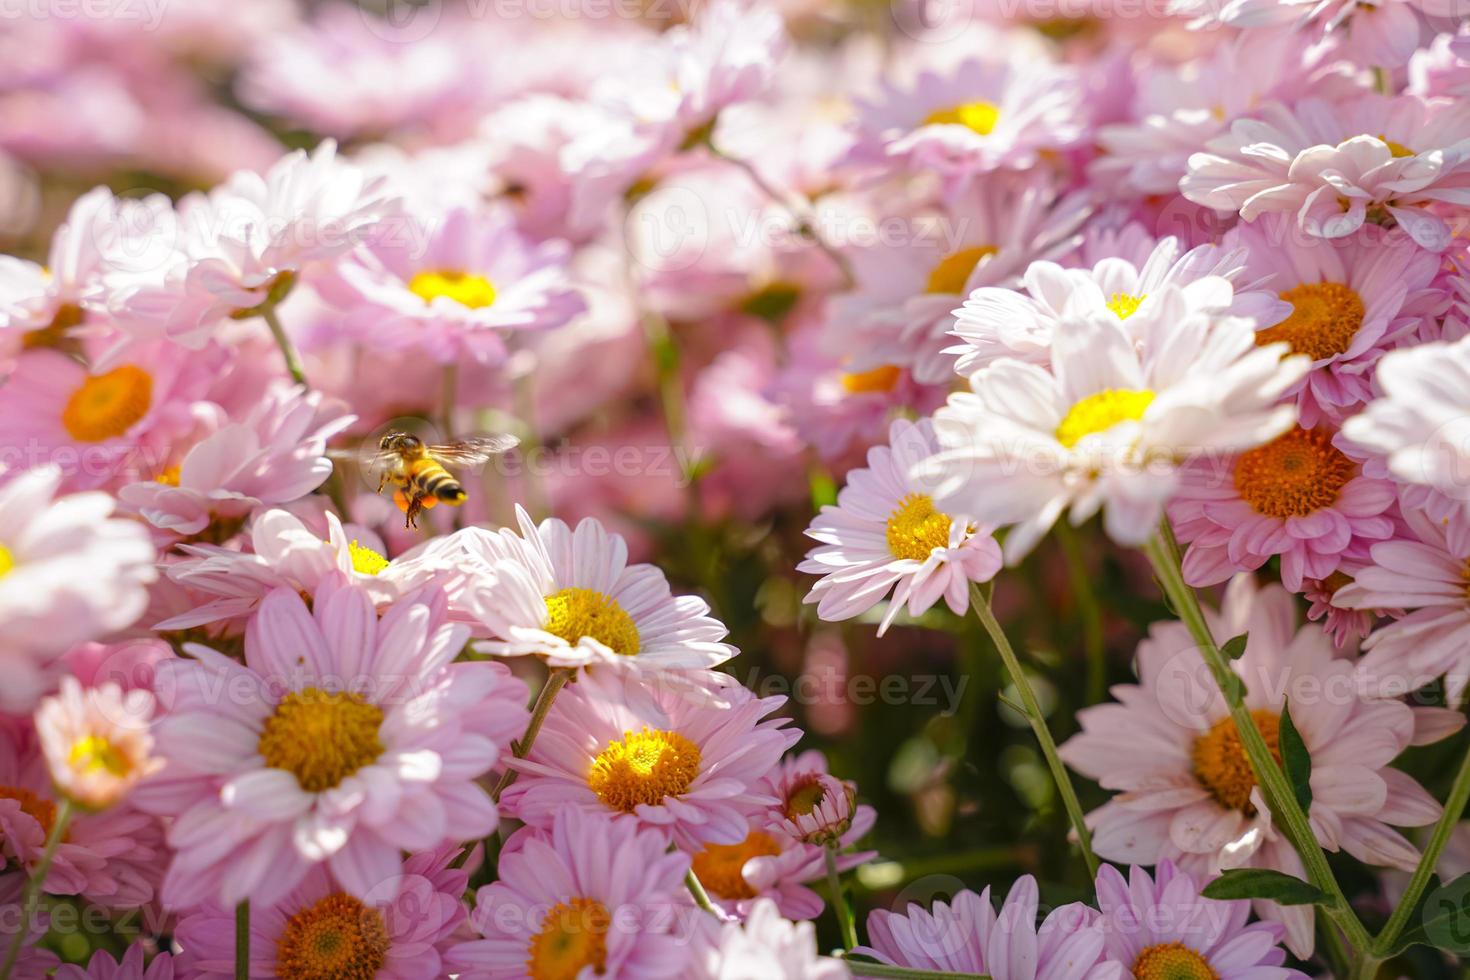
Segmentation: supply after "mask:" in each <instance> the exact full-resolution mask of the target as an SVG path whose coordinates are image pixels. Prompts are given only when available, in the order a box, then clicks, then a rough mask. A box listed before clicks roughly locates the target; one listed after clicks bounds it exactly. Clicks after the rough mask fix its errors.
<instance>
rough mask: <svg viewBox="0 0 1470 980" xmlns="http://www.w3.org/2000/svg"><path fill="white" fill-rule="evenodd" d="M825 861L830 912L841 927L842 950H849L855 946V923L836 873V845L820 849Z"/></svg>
mask: <svg viewBox="0 0 1470 980" xmlns="http://www.w3.org/2000/svg"><path fill="white" fill-rule="evenodd" d="M822 852H823V854H824V855H825V857H826V861H827V890H828V891H830V892H831V893H832V894H831V898H832V910H833V911H834V912H836V913H837V924H838V925H839V926H841V927H842V948H843V949H847V950H851V949H852V948H854V947H855V946H857V944H858V941H857V923H855V922H853V921H852V909H850V908H848V907H847V896H846V895H844V894H843V892H842V876H841V875H840V874H838V872H837V845H836V843H831V844H828V845H827V846H826V847H824V848H822Z"/></svg>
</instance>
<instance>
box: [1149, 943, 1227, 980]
mask: <svg viewBox="0 0 1470 980" xmlns="http://www.w3.org/2000/svg"><path fill="white" fill-rule="evenodd" d="M1133 976H1134V977H1135V978H1136V980H1219V977H1220V975H1219V974H1218V973H1216V972H1215V970H1214V968H1213V967H1211V966H1210V961H1209V960H1207V959H1205V958H1204V957H1203V956H1201V955H1200V954H1198V953H1196V952H1195V951H1194V950H1192V949H1190V948H1189V947H1188V946H1186V945H1184V944H1183V943H1159V944H1157V945H1154V946H1148V947H1145V948H1144V949H1143V950H1141V951H1140V952H1139V954H1138V958H1137V959H1135V960H1134V961H1133Z"/></svg>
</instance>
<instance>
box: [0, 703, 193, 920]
mask: <svg viewBox="0 0 1470 980" xmlns="http://www.w3.org/2000/svg"><path fill="white" fill-rule="evenodd" d="M60 805H61V799H60V797H59V796H58V795H57V793H56V790H55V788H54V787H53V786H52V782H51V773H50V768H49V767H48V765H47V763H46V757H45V755H44V754H43V753H42V751H41V745H40V740H39V738H38V737H37V735H36V732H35V730H34V729H33V728H32V727H31V726H30V724H29V723H25V724H23V725H14V726H0V870H4V871H11V870H16V869H19V870H24V871H27V872H33V871H34V870H35V868H36V865H37V863H38V862H39V861H40V859H41V854H42V852H43V851H44V850H45V846H46V838H47V836H48V835H49V834H50V833H51V831H52V829H53V828H54V827H55V822H56V817H57V808H58V807H59V806H60ZM163 835H164V830H163V826H162V824H161V823H160V822H159V820H158V819H157V818H156V817H154V816H152V815H150V814H147V813H144V812H142V811H140V810H139V809H137V808H136V807H135V806H133V805H132V803H131V802H130V801H127V802H123V803H120V804H118V805H117V806H114V807H112V808H111V809H109V810H108V811H107V812H105V813H95V814H94V813H87V812H85V811H80V810H77V811H74V812H73V816H72V818H71V822H70V823H68V824H67V829H66V833H65V834H64V836H63V837H62V840H61V843H60V844H58V845H57V848H56V856H55V859H54V860H53V861H52V862H51V868H50V870H49V871H48V872H47V873H46V882H45V886H44V888H45V891H46V893H47V894H50V895H80V896H81V897H82V898H85V899H86V900H87V901H89V902H92V903H93V904H96V905H100V906H102V907H104V908H108V909H133V908H138V907H139V906H143V905H146V904H148V903H149V902H151V901H153V899H154V897H155V896H156V894H157V890H158V885H159V881H160V879H161V878H162V877H163V864H164V861H165V859H166V856H167V853H168V852H167V848H166V847H165V845H164V836H163Z"/></svg>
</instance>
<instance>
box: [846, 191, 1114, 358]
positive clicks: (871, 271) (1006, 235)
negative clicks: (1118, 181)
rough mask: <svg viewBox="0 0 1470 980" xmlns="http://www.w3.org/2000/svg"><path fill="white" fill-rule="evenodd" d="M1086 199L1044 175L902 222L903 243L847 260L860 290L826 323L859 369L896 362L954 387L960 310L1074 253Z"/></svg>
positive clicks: (965, 196) (962, 197)
mask: <svg viewBox="0 0 1470 980" xmlns="http://www.w3.org/2000/svg"><path fill="white" fill-rule="evenodd" d="M1090 211H1091V207H1090V201H1089V199H1088V197H1087V196H1086V195H1083V194H1070V195H1067V196H1061V195H1059V194H1058V193H1057V192H1056V190H1055V189H1054V187H1053V181H1051V180H1050V179H1049V178H1047V177H1045V176H1044V175H1039V174H1032V173H1026V174H997V175H995V176H993V177H991V178H989V179H987V180H985V181H980V182H977V183H975V184H974V185H973V186H971V187H969V188H967V189H966V190H965V191H964V192H963V193H961V194H959V195H958V196H956V197H955V198H954V199H953V200H952V201H950V202H948V203H947V204H945V205H943V206H935V207H931V208H925V209H923V210H921V211H918V212H917V213H906V214H904V215H903V221H904V227H905V228H907V229H909V232H908V234H906V235H905V236H904V237H903V240H902V241H895V242H891V243H890V242H887V241H884V240H880V242H879V243H878V244H876V245H873V246H871V247H868V248H855V249H851V250H850V251H849V252H848V258H849V261H850V262H851V263H852V268H853V273H854V277H855V278H856V279H857V287H856V288H855V289H854V290H853V291H852V292H850V293H844V294H839V295H837V296H834V297H833V298H832V301H831V303H830V305H829V307H828V312H827V320H826V323H825V325H824V331H825V341H826V344H827V346H828V348H829V349H830V350H831V351H832V352H833V353H835V354H839V355H840V354H846V355H850V356H851V357H852V362H851V366H852V368H853V370H857V371H861V370H866V369H871V368H874V367H878V366H881V365H883V364H896V365H898V366H899V367H903V368H906V369H908V370H910V371H911V372H912V373H913V376H914V378H915V380H917V381H919V382H922V383H924V384H942V383H947V382H948V381H950V380H951V379H952V378H953V377H954V373H955V362H954V357H953V356H952V354H951V352H950V351H949V350H948V349H947V348H949V345H950V343H951V340H950V334H951V333H952V330H953V328H954V326H955V310H956V307H958V306H960V304H961V303H963V302H964V301H965V298H966V297H967V296H969V295H970V294H971V293H972V292H974V291H975V290H977V289H979V288H981V287H1002V288H1007V289H1013V288H1016V287H1017V286H1019V285H1020V284H1021V276H1022V273H1024V272H1025V271H1026V268H1027V267H1028V266H1029V265H1030V264H1031V263H1032V262H1035V261H1039V260H1043V259H1046V260H1056V259H1061V258H1062V257H1063V256H1065V255H1066V254H1068V253H1069V252H1071V251H1072V250H1073V249H1075V248H1076V246H1077V244H1078V243H1079V242H1080V240H1081V239H1080V237H1079V236H1078V235H1077V231H1078V229H1079V227H1080V226H1081V224H1082V222H1083V220H1084V219H1085V218H1087V216H1088V215H1089V213H1090Z"/></svg>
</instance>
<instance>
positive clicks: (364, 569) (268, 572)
mask: <svg viewBox="0 0 1470 980" xmlns="http://www.w3.org/2000/svg"><path fill="white" fill-rule="evenodd" d="M325 519H326V524H327V537H326V538H325V539H323V538H321V537H319V536H318V535H317V534H316V532H315V531H313V530H311V529H310V528H308V527H307V526H306V524H305V523H303V522H302V520H301V519H300V518H299V517H297V516H296V515H294V514H292V513H291V512H290V511H286V510H279V509H276V510H268V511H266V512H265V513H263V514H261V515H259V516H258V517H256V518H255V519H254V520H253V521H252V522H251V524H250V529H249V539H250V549H251V550H250V551H236V550H234V549H232V548H222V547H219V546H217V545H207V544H184V545H179V548H178V550H179V551H182V552H183V553H184V554H186V555H188V556H189V557H187V558H184V559H181V560H179V561H174V562H169V563H168V564H167V565H165V566H164V571H165V573H166V574H167V575H168V577H169V578H170V579H171V580H172V581H174V582H177V583H179V584H180V585H182V586H184V587H185V588H187V589H189V590H190V591H191V593H193V594H195V595H198V596H201V597H204V596H212V597H214V598H211V599H209V600H208V601H206V602H205V603H204V604H203V605H199V606H197V607H195V608H194V609H191V610H189V611H187V612H182V613H179V614H177V615H174V616H170V617H169V618H168V619H165V620H163V621H162V622H159V623H155V624H154V625H153V628H154V629H156V630H183V629H192V628H194V627H196V626H204V625H207V624H210V623H221V622H231V623H232V624H236V623H238V621H239V620H242V619H245V618H247V617H250V616H253V615H254V613H255V611H256V609H257V608H259V606H260V603H261V601H262V600H264V599H265V597H266V596H267V595H269V594H270V593H271V592H273V591H275V590H276V589H279V588H287V589H291V590H293V591H296V592H302V593H305V594H306V595H315V594H316V591H317V589H318V588H320V587H321V585H322V583H323V582H324V581H326V580H327V579H329V578H332V577H333V576H335V575H339V574H340V575H345V576H347V577H348V578H349V579H351V581H352V582H353V583H354V584H356V585H358V586H360V587H361V588H364V589H366V590H367V592H368V594H369V595H370V596H372V598H373V601H374V602H376V603H377V604H378V605H383V604H385V603H389V602H392V601H393V600H395V599H397V598H398V597H400V596H402V595H405V594H407V593H409V592H411V591H413V590H415V589H418V588H421V587H423V586H424V585H426V584H428V583H430V582H431V581H433V580H434V579H436V578H439V577H440V576H441V573H442V572H443V571H444V569H445V564H444V562H443V561H441V560H440V559H439V558H438V550H439V549H440V548H442V547H444V543H443V542H442V541H437V540H436V541H430V542H426V543H425V544H423V545H422V546H420V547H417V548H415V549H414V550H413V551H410V552H406V553H404V554H403V555H400V556H399V557H398V558H396V559H394V560H392V561H389V560H388V559H387V558H385V557H384V556H383V555H382V554H381V553H380V552H379V551H377V550H376V549H375V548H373V547H372V546H373V545H374V544H378V543H379V542H377V541H375V540H370V541H368V542H366V543H364V542H363V541H362V540H361V539H360V538H357V537H351V536H349V534H348V532H347V530H346V529H345V528H343V526H342V522H341V521H340V520H339V519H338V518H337V515H336V514H333V513H332V512H330V511H327V512H326V514H325ZM361 533H362V534H363V535H364V536H366V532H361Z"/></svg>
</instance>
